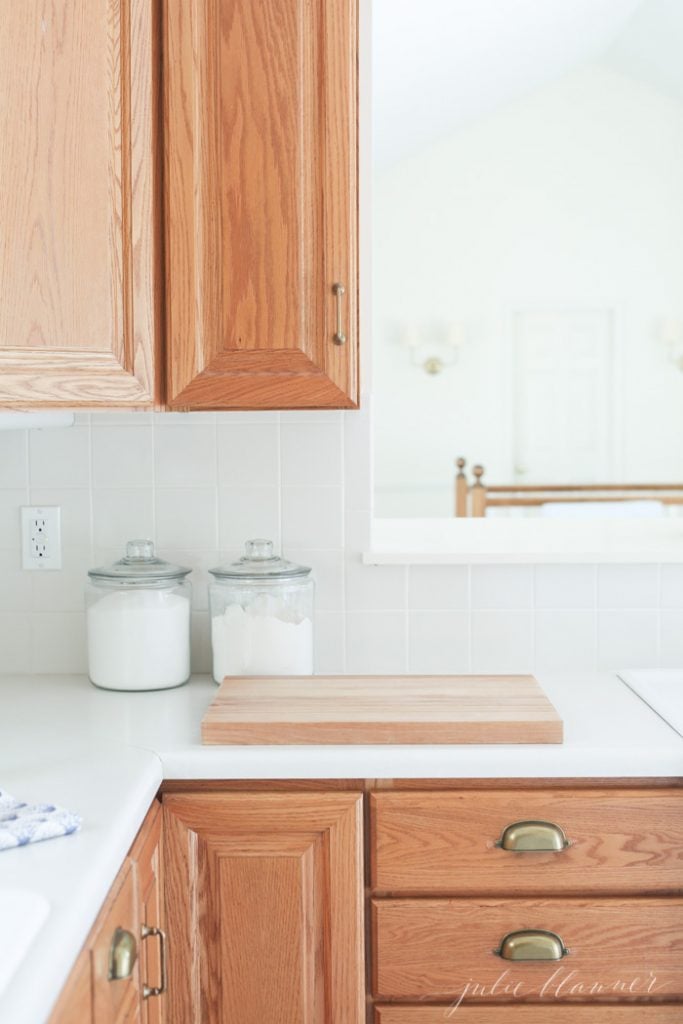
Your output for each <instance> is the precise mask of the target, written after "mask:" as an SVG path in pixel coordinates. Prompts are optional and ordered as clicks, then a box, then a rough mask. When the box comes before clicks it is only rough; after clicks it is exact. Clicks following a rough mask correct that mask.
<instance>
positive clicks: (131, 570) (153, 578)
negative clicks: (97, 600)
mask: <svg viewBox="0 0 683 1024" xmlns="http://www.w3.org/2000/svg"><path fill="white" fill-rule="evenodd" d="M191 572H192V570H191V569H186V568H185V567H184V566H182V565H173V563H172V562H165V561H164V559H163V558H158V557H157V555H155V554H154V542H153V541H151V540H129V541H128V543H127V544H126V553H125V555H124V556H123V558H119V560H118V562H114V563H113V565H103V566H99V567H98V568H97V569H89V570H88V576H90V578H91V579H93V580H110V581H111V582H118V583H131V584H144V583H161V582H164V581H169V582H170V581H171V580H182V579H184V578H185V577H186V576H187V575H188V574H189V573H191Z"/></svg>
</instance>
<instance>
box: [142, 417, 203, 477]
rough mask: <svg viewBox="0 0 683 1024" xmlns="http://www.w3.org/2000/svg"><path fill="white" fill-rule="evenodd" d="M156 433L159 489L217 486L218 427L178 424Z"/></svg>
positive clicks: (156, 471)
mask: <svg viewBox="0 0 683 1024" xmlns="http://www.w3.org/2000/svg"><path fill="white" fill-rule="evenodd" d="M155 426H156V429H155V431H154V484H155V486H156V487H215V486H216V476H217V466H216V426H215V424H213V423H176V421H175V420H174V421H173V425H172V426H167V427H163V428H161V427H159V426H158V423H157V424H156V425H155Z"/></svg>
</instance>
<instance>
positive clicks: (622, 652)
mask: <svg viewBox="0 0 683 1024" xmlns="http://www.w3.org/2000/svg"><path fill="white" fill-rule="evenodd" d="M658 660H659V612H658V611H657V610H656V609H654V608H610V609H600V611H599V612H598V668H617V669H627V668H653V667H654V666H655V665H657V664H658Z"/></svg>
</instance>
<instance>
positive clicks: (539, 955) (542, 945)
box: [493, 929, 569, 960]
mask: <svg viewBox="0 0 683 1024" xmlns="http://www.w3.org/2000/svg"><path fill="white" fill-rule="evenodd" d="M493 952H494V953H495V954H496V956H499V957H502V959H503V960H561V959H562V957H564V956H567V954H568V953H569V950H568V949H567V947H566V946H565V944H564V942H563V941H562V939H561V938H560V936H559V935H556V934H555V932H546V931H541V930H536V929H526V930H525V931H521V932H509V933H508V934H507V935H506V936H505V938H504V939H502V941H501V943H500V948H499V949H494V951H493Z"/></svg>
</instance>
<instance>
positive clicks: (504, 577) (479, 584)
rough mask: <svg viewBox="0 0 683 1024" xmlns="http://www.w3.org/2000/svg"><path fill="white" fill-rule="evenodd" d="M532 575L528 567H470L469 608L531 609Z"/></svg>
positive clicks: (532, 595)
mask: <svg viewBox="0 0 683 1024" xmlns="http://www.w3.org/2000/svg"><path fill="white" fill-rule="evenodd" d="M533 603H534V571H533V569H532V567H531V566H529V565H474V566H472V607H473V608H531V607H532V605H533Z"/></svg>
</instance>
